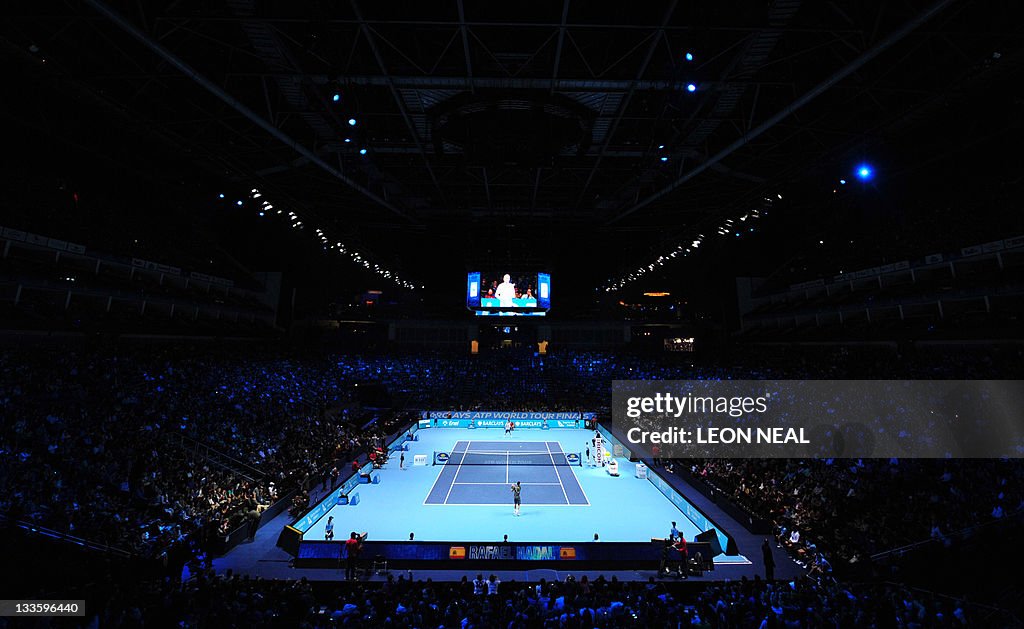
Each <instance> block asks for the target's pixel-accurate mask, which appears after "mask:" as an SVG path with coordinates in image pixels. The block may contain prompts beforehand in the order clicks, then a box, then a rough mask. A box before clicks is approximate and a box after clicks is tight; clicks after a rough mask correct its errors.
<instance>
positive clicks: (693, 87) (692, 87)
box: [686, 83, 697, 92]
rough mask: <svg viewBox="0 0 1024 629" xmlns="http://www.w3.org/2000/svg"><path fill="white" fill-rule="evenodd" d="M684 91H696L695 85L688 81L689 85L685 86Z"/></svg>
mask: <svg viewBox="0 0 1024 629" xmlns="http://www.w3.org/2000/svg"><path fill="white" fill-rule="evenodd" d="M686 91H687V92H696V91H697V86H696V85H694V84H693V83H690V84H689V85H687V86H686Z"/></svg>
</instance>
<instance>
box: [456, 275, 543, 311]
mask: <svg viewBox="0 0 1024 629" xmlns="http://www.w3.org/2000/svg"><path fill="white" fill-rule="evenodd" d="M466 307H467V308H469V309H470V310H473V311H475V312H476V314H478V315H494V316H522V315H543V314H545V312H546V311H547V310H548V309H549V308H550V307H551V276H550V275H549V274H548V273H522V272H515V271H490V272H486V273H477V272H474V273H470V274H469V275H468V277H467V280H466Z"/></svg>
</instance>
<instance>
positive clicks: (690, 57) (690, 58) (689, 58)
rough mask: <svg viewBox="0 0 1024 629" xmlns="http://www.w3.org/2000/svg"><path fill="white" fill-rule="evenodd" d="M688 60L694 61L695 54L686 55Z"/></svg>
mask: <svg viewBox="0 0 1024 629" xmlns="http://www.w3.org/2000/svg"><path fill="white" fill-rule="evenodd" d="M686 60H687V61H693V53H692V52H688V53H686Z"/></svg>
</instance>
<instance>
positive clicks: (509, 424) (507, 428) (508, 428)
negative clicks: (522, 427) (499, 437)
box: [505, 419, 512, 437]
mask: <svg viewBox="0 0 1024 629" xmlns="http://www.w3.org/2000/svg"><path fill="white" fill-rule="evenodd" d="M511 434H512V420H511V419H510V420H508V421H507V422H505V436H506V437H507V436H509V435H511Z"/></svg>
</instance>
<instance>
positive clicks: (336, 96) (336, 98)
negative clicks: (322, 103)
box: [331, 92, 341, 103]
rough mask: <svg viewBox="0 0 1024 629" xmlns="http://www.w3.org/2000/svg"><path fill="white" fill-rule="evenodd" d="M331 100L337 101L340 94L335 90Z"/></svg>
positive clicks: (339, 98)
mask: <svg viewBox="0 0 1024 629" xmlns="http://www.w3.org/2000/svg"><path fill="white" fill-rule="evenodd" d="M331 100H332V101H334V102H335V103H336V102H338V101H339V100H341V94H339V93H337V92H335V93H334V95H332V96H331Z"/></svg>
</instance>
